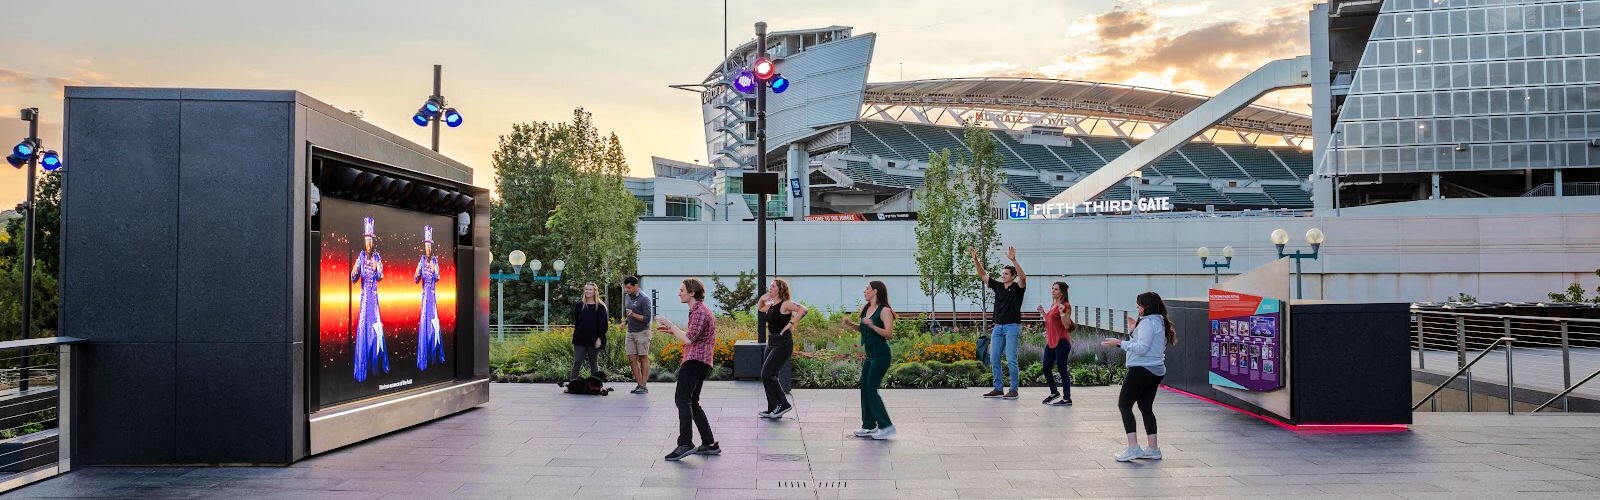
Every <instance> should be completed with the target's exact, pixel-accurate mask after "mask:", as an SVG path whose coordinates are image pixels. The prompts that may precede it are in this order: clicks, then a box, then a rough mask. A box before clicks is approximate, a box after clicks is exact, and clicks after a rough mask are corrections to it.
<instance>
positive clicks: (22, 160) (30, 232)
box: [6, 108, 62, 391]
mask: <svg viewBox="0 0 1600 500" xmlns="http://www.w3.org/2000/svg"><path fill="white" fill-rule="evenodd" d="M20 115H21V116H20V117H21V119H22V121H25V122H28V137H27V138H25V139H23V140H22V142H19V143H17V145H16V146H15V147H12V148H11V154H9V155H7V156H6V163H10V164H11V166H12V167H14V168H26V169H28V198H27V201H25V202H23V203H22V204H21V205H18V206H17V209H18V211H20V212H22V213H23V216H24V217H26V220H25V222H24V223H23V230H24V232H23V234H22V336H21V337H18V340H27V339H28V336H29V334H30V333H32V330H33V240H34V232H35V225H36V222H35V221H36V220H37V218H36V217H34V213H35V212H37V210H35V207H34V203H35V202H34V191H35V187H34V186H35V185H36V184H38V179H37V177H36V176H37V172H36V170H38V167H39V163H40V162H41V161H43V162H44V168H45V170H50V171H55V170H56V169H59V168H61V166H62V164H61V156H60V155H57V154H56V152H55V151H46V150H44V141H40V140H39V108H23V109H22V110H21V111H20ZM41 158H42V160H41ZM21 358H22V367H23V368H22V371H21V372H20V375H19V377H20V378H19V379H18V382H17V390H19V391H26V390H28V378H29V374H28V366H29V363H28V350H27V349H22V356H21Z"/></svg>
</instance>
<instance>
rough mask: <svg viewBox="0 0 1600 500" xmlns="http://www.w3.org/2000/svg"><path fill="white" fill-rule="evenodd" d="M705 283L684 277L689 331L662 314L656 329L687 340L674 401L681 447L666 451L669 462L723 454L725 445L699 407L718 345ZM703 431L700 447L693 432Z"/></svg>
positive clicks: (680, 290) (682, 290)
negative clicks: (697, 445) (696, 445)
mask: <svg viewBox="0 0 1600 500" xmlns="http://www.w3.org/2000/svg"><path fill="white" fill-rule="evenodd" d="M705 299H706V286H705V285H704V284H702V283H700V280H697V279H694V278H690V279H686V280H683V286H681V287H679V288H678V300H679V301H681V302H683V303H684V304H688V305H689V322H688V326H689V330H688V331H684V330H683V329H682V328H678V326H677V325H674V324H672V321H670V320H668V319H667V318H666V317H663V316H656V329H657V330H660V331H663V332H667V333H671V334H672V335H673V336H675V337H678V340H679V341H681V342H683V343H684V346H683V364H682V366H680V367H679V368H678V388H677V392H676V393H675V394H674V397H673V399H674V401H675V402H676V403H677V404H678V447H677V449H674V450H672V453H669V454H667V457H666V459H667V460H668V461H673V462H676V461H678V460H682V459H683V458H684V457H687V456H689V455H695V454H700V455H720V454H722V447H721V446H718V445H717V440H716V439H715V438H713V437H712V436H711V423H710V422H709V421H707V420H706V411H705V409H703V408H701V407H700V389H701V388H703V387H705V383H706V378H707V377H709V376H711V360H712V357H711V356H712V353H713V352H715V350H716V344H717V320H716V318H714V317H713V316H712V315H711V309H710V308H707V307H706V304H705ZM691 424H692V426H691ZM695 429H699V431H700V442H701V443H702V444H701V445H700V447H698V448H696V447H695V446H694V435H693V434H692V431H693V430H695Z"/></svg>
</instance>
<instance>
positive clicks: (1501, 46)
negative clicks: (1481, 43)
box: [1486, 35, 1506, 59]
mask: <svg viewBox="0 0 1600 500" xmlns="http://www.w3.org/2000/svg"><path fill="white" fill-rule="evenodd" d="M1486 43H1488V44H1489V58H1490V59H1505V58H1506V37H1504V36H1500V35H1493V36H1490V37H1488V42H1486Z"/></svg>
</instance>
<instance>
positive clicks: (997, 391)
mask: <svg viewBox="0 0 1600 500" xmlns="http://www.w3.org/2000/svg"><path fill="white" fill-rule="evenodd" d="M1004 395H1005V393H1003V392H1000V389H995V390H992V391H989V392H985V393H983V397H986V398H998V397H1000V396H1004Z"/></svg>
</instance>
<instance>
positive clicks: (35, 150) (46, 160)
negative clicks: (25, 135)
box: [6, 139, 63, 172]
mask: <svg viewBox="0 0 1600 500" xmlns="http://www.w3.org/2000/svg"><path fill="white" fill-rule="evenodd" d="M36 157H37V158H38V159H39V166H41V167H44V169H45V170H46V171H50V172H54V171H56V170H60V169H61V167H62V165H63V163H62V162H61V155H59V154H56V152H55V151H53V150H46V151H42V152H41V151H39V144H38V143H37V142H34V141H33V139H23V140H22V142H19V143H17V145H16V147H13V148H11V154H9V155H6V163H10V164H11V166H12V167H15V168H22V167H24V166H27V165H28V160H32V159H34V158H36Z"/></svg>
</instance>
